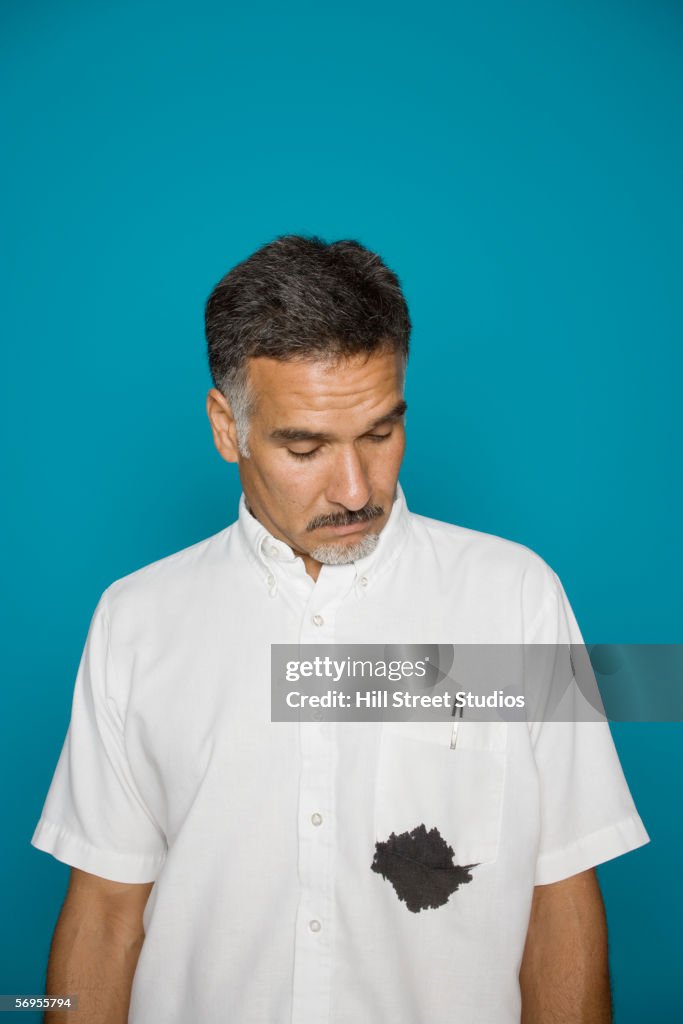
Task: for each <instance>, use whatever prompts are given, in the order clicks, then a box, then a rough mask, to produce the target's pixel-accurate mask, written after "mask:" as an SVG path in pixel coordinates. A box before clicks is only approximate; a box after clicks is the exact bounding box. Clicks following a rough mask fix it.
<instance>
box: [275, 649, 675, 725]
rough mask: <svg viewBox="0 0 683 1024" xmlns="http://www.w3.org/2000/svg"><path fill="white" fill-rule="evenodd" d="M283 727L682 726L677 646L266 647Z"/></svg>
mask: <svg viewBox="0 0 683 1024" xmlns="http://www.w3.org/2000/svg"><path fill="white" fill-rule="evenodd" d="M271 717H272V720H273V721H274V722H289V721H320V720H321V719H323V718H324V719H325V720H330V721H348V722H365V721H446V720H450V721H452V720H453V719H456V718H458V719H459V718H466V719H468V720H470V721H480V722H482V721H530V722H532V721H533V722H537V721H557V722H569V721H576V722H578V721H584V722H588V721H593V722H596V721H605V720H611V721H641V722H655V721H659V722H662V721H669V722H671V721H683V644H609V645H608V644H593V645H586V644H272V645H271Z"/></svg>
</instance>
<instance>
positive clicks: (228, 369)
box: [205, 235, 411, 456]
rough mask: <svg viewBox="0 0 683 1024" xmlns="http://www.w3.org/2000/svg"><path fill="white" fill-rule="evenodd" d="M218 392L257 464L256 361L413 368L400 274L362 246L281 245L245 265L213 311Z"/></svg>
mask: <svg viewBox="0 0 683 1024" xmlns="http://www.w3.org/2000/svg"><path fill="white" fill-rule="evenodd" d="M205 324H206V338H207V342H208V354H209V368H210V370H211V376H212V378H213V382H214V384H215V386H216V387H217V388H218V390H219V391H220V392H221V393H222V394H223V395H225V397H226V398H227V399H228V401H229V402H230V406H231V409H232V412H233V415H234V417H235V422H236V426H237V437H238V443H239V446H240V452H241V453H242V454H243V455H245V456H248V454H249V451H248V446H247V432H248V422H249V416H250V413H251V396H250V394H249V388H248V378H247V361H248V360H249V359H250V358H253V357H255V356H269V357H270V358H272V359H322V360H325V361H330V362H335V361H337V360H340V359H343V358H345V357H349V356H354V355H359V354H363V353H365V354H368V355H369V354H372V353H375V352H382V351H395V352H398V353H399V354H400V355H401V356H402V357H403V363H404V366H405V362H406V361H407V358H408V343H409V338H410V329H411V324H410V317H409V314H408V306H407V304H406V300H405V298H404V296H403V293H402V291H401V285H400V282H399V280H398V277H397V276H396V274H394V273H393V271H391V270H389V268H388V267H387V266H386V265H385V264H384V263H383V262H382V260H381V259H380V257H379V256H378V255H377V254H376V253H374V252H371V251H370V250H369V249H366V248H364V247H363V246H362V245H361V244H360V243H359V242H355V241H352V240H344V241H339V242H329V243H328V242H324V241H323V240H322V239H321V238H318V237H317V236H315V235H314V236H311V237H304V236H302V235H281V236H280V237H279V238H276V239H275V240H274V241H272V242H269V243H268V245H264V246H262V248H260V249H258V250H257V251H256V252H255V253H253V254H252V255H251V256H249V257H248V258H247V259H246V260H243V261H242V262H241V263H238V264H237V266H235V267H233V269H232V270H230V271H229V273H227V274H226V275H225V277H224V278H223V279H222V280H221V281H219V282H218V284H217V285H216V287H215V288H214V290H213V291H212V292H211V295H210V296H209V298H208V300H207V303H206V315H205Z"/></svg>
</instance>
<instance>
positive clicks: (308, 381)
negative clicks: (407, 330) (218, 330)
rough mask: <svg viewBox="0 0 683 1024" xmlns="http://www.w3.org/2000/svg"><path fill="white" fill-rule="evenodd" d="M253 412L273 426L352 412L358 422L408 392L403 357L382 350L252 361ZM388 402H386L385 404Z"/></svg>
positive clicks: (377, 414)
mask: <svg viewBox="0 0 683 1024" xmlns="http://www.w3.org/2000/svg"><path fill="white" fill-rule="evenodd" d="M248 377H249V383H250V385H251V391H252V395H253V398H254V399H255V410H254V415H255V417H256V418H257V419H261V420H262V421H264V424H267V425H268V426H284V425H287V426H289V425H291V424H292V423H293V422H294V421H296V422H295V424H294V425H296V426H303V425H308V423H309V422H310V421H311V420H315V421H316V423H318V424H319V423H320V422H321V421H323V420H324V419H326V418H327V419H330V418H334V419H337V420H338V419H339V418H340V417H348V418H349V420H350V421H353V422H354V423H355V422H357V421H360V420H363V419H364V418H367V419H369V420H371V419H373V418H376V417H378V416H381V415H382V414H383V413H385V412H388V411H389V409H390V408H391V407H392V406H393V405H395V404H396V403H397V402H398V401H399V400H400V398H401V397H402V395H403V360H402V358H401V356H400V355H399V354H398V353H395V352H381V353H372V354H371V355H369V356H368V355H360V356H352V357H350V358H345V359H343V360H337V361H335V362H329V361H326V360H317V359H316V360H313V359H305V360H304V359H287V360H281V359H270V358H266V357H263V356H259V357H258V358H256V359H250V360H249V362H248ZM385 407H386V408H385Z"/></svg>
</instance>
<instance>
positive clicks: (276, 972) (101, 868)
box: [32, 487, 648, 1024]
mask: <svg viewBox="0 0 683 1024" xmlns="http://www.w3.org/2000/svg"><path fill="white" fill-rule="evenodd" d="M561 642H575V643H580V642H581V638H580V634H579V632H578V627H577V625H576V621H575V619H574V617H573V614H572V611H571V608H570V606H569V604H568V602H567V598H566V596H565V593H564V591H563V589H562V586H561V584H560V581H559V580H558V578H557V576H555V574H554V573H553V572H552V570H551V569H550V568H549V567H548V566H547V565H546V564H545V562H543V561H542V560H541V559H540V558H539V557H538V556H537V555H535V554H534V553H533V552H531V551H529V550H528V549H527V548H525V547H522V546H521V545H518V544H515V543H513V542H511V541H506V540H502V539H500V538H498V537H494V536H491V535H487V534H483V533H478V532H475V531H472V530H468V529H464V528H461V527H457V526H452V525H449V524H446V523H442V522H437V521H435V520H431V519H427V518H425V517H422V516H418V515H414V514H412V513H410V512H409V511H408V509H407V507H406V503H405V499H404V496H403V493H402V491H401V489H400V487H399V488H398V492H397V498H396V500H395V502H394V506H393V509H392V512H391V516H390V518H389V520H388V522H387V524H386V526H385V528H384V530H383V531H382V533H381V536H380V541H379V543H378V545H377V547H376V549H375V551H373V552H372V554H371V555H369V556H368V557H366V558H363V559H361V560H359V561H357V562H355V563H352V564H349V565H342V566H329V565H324V566H323V567H322V568H321V571H320V574H319V576H318V579H317V581H315V582H314V581H313V580H312V579H311V577H310V576H308V575H307V573H306V570H305V567H304V563H303V561H302V560H301V558H299V557H296V556H295V555H294V554H293V552H292V551H291V549H290V548H289V547H288V546H287V545H286V544H284V543H283V542H282V541H280V540H278V539H276V538H274V537H272V536H271V535H270V534H269V532H268V531H267V530H266V529H265V528H264V527H263V526H262V525H261V524H260V523H259V522H258V521H257V520H256V519H255V518H254V517H253V516H252V515H251V514H250V513H249V512H248V510H247V508H246V505H245V502H244V497H242V499H241V501H240V507H239V517H238V520H237V522H236V523H234V524H232V525H231V526H229V527H228V528H226V529H225V530H222V531H221V532H220V533H217V534H215V535H214V536H212V537H209V538H208V539H207V540H204V541H202V542H200V543H198V544H195V545H193V546H192V547H189V548H186V549H185V550H183V551H180V552H178V553H176V554H174V555H171V556H169V557H168V558H164V559H161V560H160V561H158V562H154V563H153V564H151V565H148V566H146V567H144V568H142V569H140V570H138V571H137V572H134V573H132V574H130V575H129V576H126V577H125V578H123V579H121V580H118V581H117V582H115V583H113V584H112V585H111V586H110V587H108V588H107V590H106V591H105V592H104V594H103V595H102V597H101V599H100V601H99V603H98V605H97V608H96V609H95V612H94V615H93V618H92V622H91V624H90V630H89V633H88V638H87V641H86V645H85V649H84V652H83V656H82V660H81V664H80V667H79V671H78V675H77V678H76V684H75V690H74V698H73V707H72V716H71V721H70V725H69V730H68V733H67V736H66V739H65V742H64V747H63V749H62V753H61V755H60V758H59V762H58V764H57V767H56V770H55V774H54V777H53V780H52V783H51V786H50V789H49V792H48V794H47V798H46V801H45V805H44V808H43V812H42V815H41V817H40V820H39V822H38V824H37V826H36V829H35V833H34V835H33V838H32V843H33V845H34V846H36V847H38V848H39V849H41V850H45V851H47V852H49V853H51V854H53V856H55V857H57V858H58V859H59V860H61V861H64V862H66V863H67V864H70V865H73V866H74V867H77V868H81V869H82V870H84V871H88V872H91V873H93V874H96V875H100V876H102V877H104V878H109V879H113V880H118V881H121V882H148V881H152V880H153V881H154V882H155V885H154V887H153V889H152V891H151V894H150V898H149V900H148V903H147V905H146V908H145V912H144V927H145V941H144V944H143V946H142V951H141V954H140V958H139V962H138V966H137V970H136V973H135V977H134V981H133V990H132V995H131V1007H130V1016H129V1021H130V1022H132V1024H152V1022H159V1024H187V1022H188V1021H201V1022H202V1024H219V1022H228V1021H239V1022H240V1024H250V1022H253V1024H328V1022H329V1024H351V1022H353V1024H378V1022H384V1021H391V1022H392V1024H416V1022H421V1021H429V1022H430V1024H453V1022H454V1021H467V1022H475V1021H476V1024H513V1022H518V1021H519V1016H520V993H519V984H518V971H519V966H520V962H521V957H522V951H523V948H524V941H525V937H526V931H527V926H528V917H529V909H530V903H531V898H532V893H533V887H534V885H538V884H545V883H549V882H554V881H558V880H560V879H562V878H566V877H568V876H570V875H572V874H575V873H577V872H579V871H582V870H584V869H586V868H589V867H592V866H593V865H595V864H598V863H600V862H602V861H605V860H607V859H609V858H611V857H615V856H617V855H619V854H622V853H624V852H626V851H628V850H631V849H633V848H635V847H637V846H640V845H642V844H643V843H645V842H647V841H648V836H647V833H646V831H645V829H644V828H643V825H642V822H641V820H640V818H639V816H638V814H637V812H636V809H635V807H634V805H633V802H632V799H631V796H630V793H629V790H628V787H627V785H626V782H625V780H624V777H623V774H622V771H621V767H620V764H619V761H618V758H617V754H616V751H615V749H614V745H613V742H612V739H611V735H610V731H609V726H608V725H607V724H605V723H584V724H572V723H545V724H539V723H536V724H534V725H533V726H531V725H527V724H526V723H524V722H521V723H520V722H516V723H510V724H505V723H495V724H493V723H492V724H489V723H474V722H463V723H462V724H461V725H460V727H459V731H458V734H457V743H456V744H455V745H454V744H453V743H452V742H451V727H450V724H448V723H445V724H443V726H442V724H439V723H437V724H434V723H428V724H425V723H394V724H392V725H389V724H385V725H381V724H380V723H372V722H361V723H349V722H334V721H329V720H325V718H324V714H321V717H320V720H319V721H314V722H307V723H291V722H288V723H273V722H271V717H270V644H271V643H388V644H393V643H421V644H425V643H434V644H439V643H470V644H471V643H548V644H554V643H561ZM421 825H424V826H425V830H426V832H430V831H431V830H432V829H438V834H439V835H440V836H441V837H442V838H443V840H445V842H446V843H447V844H448V845H449V846H450V847H451V848H452V850H453V851H454V863H455V864H457V865H461V866H463V867H466V868H467V869H468V871H469V876H470V878H469V880H463V882H462V884H460V885H459V887H457V888H456V890H455V891H453V892H452V893H451V894H450V896H449V897H448V899H446V900H445V901H442V902H441V903H440V905H438V906H437V907H431V906H429V907H426V908H424V909H420V908H419V906H418V908H417V909H416V908H415V905H413V908H412V909H411V907H410V905H409V903H410V901H406V899H405V898H399V896H398V894H397V891H396V889H395V888H394V886H393V884H391V882H390V880H388V879H387V878H385V877H384V876H383V875H382V874H381V873H379V872H378V871H376V870H373V869H372V864H373V858H374V856H375V852H376V849H377V847H376V843H378V842H380V843H381V842H384V841H386V840H387V839H388V837H389V836H390V835H391V833H392V832H393V833H395V834H396V835H399V834H401V833H402V832H404V831H407V832H411V831H412V830H414V829H416V828H419V826H421ZM472 865H476V866H474V867H472ZM419 870H422V868H420V869H419ZM425 871H426V869H425ZM418 874H419V871H418ZM426 875H429V872H428V871H426ZM430 877H431V878H432V880H433V874H432V875H431V876H430ZM413 882H414V880H413ZM411 884H412V883H411ZM418 888H419V879H418ZM418 902H419V901H418Z"/></svg>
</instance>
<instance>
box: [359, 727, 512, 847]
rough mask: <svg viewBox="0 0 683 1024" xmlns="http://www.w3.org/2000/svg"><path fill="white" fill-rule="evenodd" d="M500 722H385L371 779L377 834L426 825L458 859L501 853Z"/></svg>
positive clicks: (503, 742) (382, 838) (381, 837)
mask: <svg viewBox="0 0 683 1024" xmlns="http://www.w3.org/2000/svg"><path fill="white" fill-rule="evenodd" d="M506 746H507V726H506V724H505V723H504V722H465V723H462V722H460V723H458V728H457V733H456V735H455V737H454V736H453V726H452V724H451V723H450V722H385V723H383V725H382V727H381V734H380V739H379V750H378V760H377V774H376V780H375V810H374V826H375V841H376V842H386V841H387V839H388V838H389V836H390V835H391V833H392V832H393V833H395V834H396V835H397V836H398V835H400V834H402V833H405V832H408V833H410V832H412V830H413V829H415V828H418V827H419V826H420V825H424V826H425V829H426V830H427V832H429V831H430V830H431V829H432V828H436V829H438V832H439V834H440V835H441V837H442V838H443V839H444V840H445V842H446V843H447V844H448V845H449V846H451V847H452V848H453V851H454V861H455V863H456V864H481V863H485V862H487V861H493V860H495V859H496V857H497V854H498V844H499V837H500V822H501V813H502V804H503V787H504V782H505V754H506Z"/></svg>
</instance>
